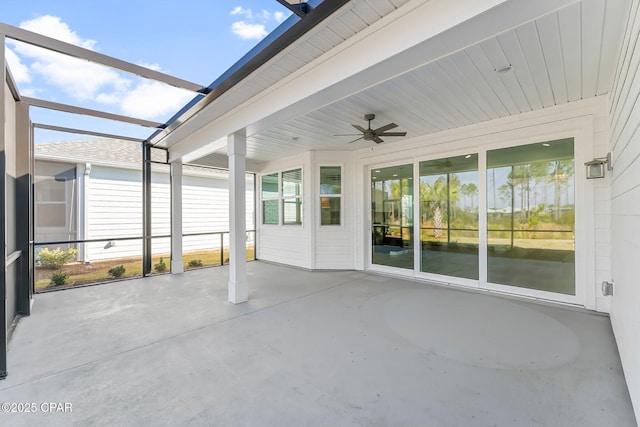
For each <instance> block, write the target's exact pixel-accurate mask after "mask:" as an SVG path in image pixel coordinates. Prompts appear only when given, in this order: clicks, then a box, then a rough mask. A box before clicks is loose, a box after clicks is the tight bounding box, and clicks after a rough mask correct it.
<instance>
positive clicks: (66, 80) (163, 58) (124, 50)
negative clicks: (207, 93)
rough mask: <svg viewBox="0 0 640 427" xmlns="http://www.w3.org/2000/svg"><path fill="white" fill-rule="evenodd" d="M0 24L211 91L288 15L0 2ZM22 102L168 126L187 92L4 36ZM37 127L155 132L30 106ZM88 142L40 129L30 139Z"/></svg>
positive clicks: (248, 6)
mask: <svg viewBox="0 0 640 427" xmlns="http://www.w3.org/2000/svg"><path fill="white" fill-rule="evenodd" d="M0 11H1V12H0V21H1V22H4V23H7V24H10V25H13V26H19V27H22V28H25V29H28V30H30V31H34V32H38V33H41V34H45V35H48V36H50V37H54V38H57V39H61V40H64V41H66V42H69V43H73V44H76V45H79V46H83V47H85V48H88V49H92V50H95V51H98V52H100V53H103V54H105V55H109V56H114V57H116V58H119V59H123V60H125V61H128V62H132V63H135V64H139V65H144V66H148V67H150V68H154V69H158V70H160V71H162V72H165V73H168V74H171V75H174V76H176V77H180V78H183V79H186V80H189V81H192V82H194V83H198V84H202V85H209V84H210V83H211V82H213V81H214V80H215V79H216V78H217V77H218V76H220V75H221V74H222V73H223V72H224V71H226V70H227V69H228V68H229V67H230V66H231V65H232V64H233V63H235V62H236V61H237V60H238V59H239V58H240V57H241V56H242V55H244V54H245V53H246V52H247V51H249V50H250V49H251V48H252V47H253V46H255V44H256V43H258V42H259V41H260V40H261V39H262V38H263V37H264V36H266V35H267V34H268V33H269V32H271V31H272V30H273V29H274V28H276V27H277V26H278V25H279V24H280V23H281V22H283V21H284V20H285V19H286V18H287V17H288V16H289V15H290V12H289V11H288V10H287V9H286V8H285V7H283V6H282V5H280V4H279V3H278V2H277V1H275V0H262V1H257V0H241V1H239V2H229V1H201V0H190V1H175V0H158V1H141V0H127V1H122V0H110V1H108V2H107V1H86V0H83V1H78V0H62V1H51V0H0ZM7 48H8V50H7V60H8V62H9V67H10V69H11V72H12V74H13V76H14V78H15V80H17V83H18V88H19V90H20V93H21V94H22V95H25V96H30V97H34V98H40V99H45V100H49V101H54V102H60V103H66V104H72V105H77V106H82V107H86V108H93V109H97V110H103V111H108V112H112V113H117V114H124V115H130V116H133V117H138V118H144V119H149V120H154V121H159V122H165V121H166V120H168V119H169V118H170V117H171V116H172V115H173V113H175V112H176V111H177V110H179V109H180V108H181V107H182V106H183V105H184V104H185V103H186V102H187V101H189V100H190V99H192V98H193V94H192V93H190V92H185V91H181V90H177V89H175V88H170V87H167V86H165V85H162V84H159V83H155V82H151V81H149V80H145V79H141V78H138V77H135V76H133V75H130V74H127V73H121V72H118V71H115V70H111V69H108V68H105V67H101V66H97V65H93V64H88V63H87V62H86V61H78V60H75V59H72V58H69V57H66V56H64V55H60V54H56V53H52V52H45V51H43V50H42V49H39V48H35V47H33V46H29V45H25V44H21V43H17V42H14V41H12V40H7ZM31 117H32V120H33V121H34V122H40V123H46V124H53V125H57V126H67V127H75V128H88V129H90V130H96V131H100V132H108V133H115V134H124V135H128V136H135V137H142V138H144V137H147V136H148V135H150V134H151V133H152V129H147V128H142V127H139V126H134V125H126V124H119V123H116V122H113V121H106V120H99V119H92V118H88V117H82V116H81V117H78V116H76V115H69V114H64V113H59V112H52V111H47V110H43V109H38V108H32V110H31ZM70 138H71V139H80V138H86V137H85V136H78V135H67V134H61V133H59V132H49V131H42V130H38V131H37V133H36V142H45V141H54V140H61V139H70Z"/></svg>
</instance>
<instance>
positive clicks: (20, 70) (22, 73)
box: [5, 49, 31, 83]
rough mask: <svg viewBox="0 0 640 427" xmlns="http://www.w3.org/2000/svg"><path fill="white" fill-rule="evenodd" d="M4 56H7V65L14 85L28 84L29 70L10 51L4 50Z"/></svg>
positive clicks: (29, 78)
mask: <svg viewBox="0 0 640 427" xmlns="http://www.w3.org/2000/svg"><path fill="white" fill-rule="evenodd" d="M5 54H6V55H7V63H8V64H9V69H10V70H11V75H12V76H13V78H14V80H15V81H16V83H29V82H30V81H31V76H30V75H29V68H28V67H27V66H26V65H24V64H23V63H22V61H21V60H20V58H19V57H18V55H16V53H15V52H14V51H12V50H11V49H6V50H5Z"/></svg>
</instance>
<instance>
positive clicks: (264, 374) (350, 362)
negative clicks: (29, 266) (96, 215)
mask: <svg viewBox="0 0 640 427" xmlns="http://www.w3.org/2000/svg"><path fill="white" fill-rule="evenodd" d="M248 272H249V273H248V274H249V284H250V301H249V302H248V303H245V304H241V305H236V306H234V305H232V304H229V303H227V302H226V301H227V294H226V283H227V277H228V268H227V267H221V268H214V269H203V270H198V271H190V272H187V273H185V274H182V275H175V276H171V275H164V276H160V277H155V278H149V279H138V280H132V281H122V282H117V283H111V284H104V285H100V286H93V287H86V288H81V289H73V290H68V291H62V292H53V293H47V294H41V295H36V297H35V304H34V307H33V315H32V316H31V317H28V318H23V319H22V320H21V321H20V323H19V324H18V326H17V328H16V331H15V333H14V335H13V338H12V340H11V341H10V343H9V355H8V357H9V376H8V377H7V379H5V380H4V381H0V402H15V403H31V402H33V403H36V405H37V408H38V410H37V412H36V413H23V414H15V413H9V414H7V413H3V414H0V424H1V425H11V426H20V425H30V426H32V425H47V426H49V425H69V424H75V425H83V426H85V425H108V426H114V425H118V426H121V425H167V426H176V425H224V426H235V425H257V426H303V425H305V426H307V425H318V426H340V425H405V426H409V425H412V426H492V425H497V426H507V425H508V426H514V425H516V426H531V425H542V426H616V427H619V426H633V425H636V424H635V419H634V415H633V410H632V408H631V403H630V400H629V396H628V392H627V389H626V384H625V381H624V377H623V374H622V369H621V366H620V359H619V356H618V352H617V349H616V345H615V342H614V338H613V334H612V331H611V327H610V322H609V319H608V318H607V317H606V316H601V315H595V314H591V313H587V312H585V311H582V310H575V309H568V308H564V307H556V306H550V305H544V304H537V303H533V302H528V301H524V300H518V299H510V298H504V297H498V296H493V295H486V294H482V293H476V292H468V291H462V290H456V289H448V288H443V287H438V286H432V285H429V284H425V283H416V282H411V281H406V280H402V279H397V278H392V277H386V276H377V275H372V274H367V273H362V272H353V271H345V272H308V271H302V270H298V269H292V268H286V267H282V266H276V265H271V264H266V263H261V262H253V263H249V265H248ZM46 402H54V403H65V402H66V403H71V405H72V412H71V413H44V412H43V411H42V409H41V404H42V403H46Z"/></svg>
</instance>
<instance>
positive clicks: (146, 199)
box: [142, 144, 151, 276]
mask: <svg viewBox="0 0 640 427" xmlns="http://www.w3.org/2000/svg"><path fill="white" fill-rule="evenodd" d="M150 273H151V146H150V145H147V144H142V275H143V276H147V275H149V274H150Z"/></svg>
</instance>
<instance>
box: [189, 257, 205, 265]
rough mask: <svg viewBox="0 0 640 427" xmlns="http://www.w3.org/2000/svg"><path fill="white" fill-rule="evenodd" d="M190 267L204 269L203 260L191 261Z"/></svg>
mask: <svg viewBox="0 0 640 427" xmlns="http://www.w3.org/2000/svg"><path fill="white" fill-rule="evenodd" d="M189 267H202V260H200V259H192V260H191V261H189Z"/></svg>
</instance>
